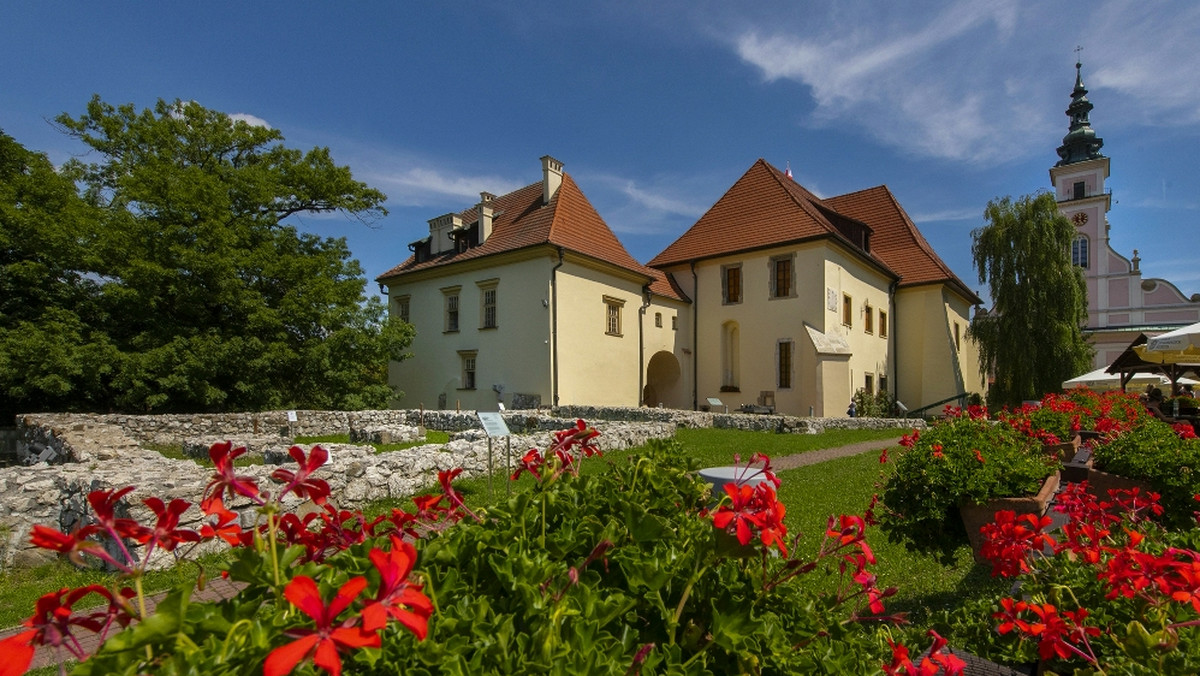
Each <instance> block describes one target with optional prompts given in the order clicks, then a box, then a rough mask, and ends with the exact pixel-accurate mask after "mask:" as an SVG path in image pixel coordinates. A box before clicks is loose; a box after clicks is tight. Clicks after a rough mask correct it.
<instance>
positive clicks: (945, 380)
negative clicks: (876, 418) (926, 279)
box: [896, 284, 985, 412]
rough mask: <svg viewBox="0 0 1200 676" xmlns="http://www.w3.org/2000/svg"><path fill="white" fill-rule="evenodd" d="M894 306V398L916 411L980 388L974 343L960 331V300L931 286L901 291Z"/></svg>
mask: <svg viewBox="0 0 1200 676" xmlns="http://www.w3.org/2000/svg"><path fill="white" fill-rule="evenodd" d="M896 306H897V307H896V311H897V314H898V318H897V321H898V322H899V324H898V326H899V332H898V333H897V334H896V341H897V343H896V344H897V354H898V357H897V361H898V367H899V368H898V374H899V380H898V382H897V388H898V392H897V398H898V399H899V400H900V401H902V402H904V404H905V406H907V407H908V408H909V409H917V408H920V407H923V406H926V405H929V404H933V403H934V402H937V401H941V400H943V399H946V398H947V397H952V396H955V395H957V394H960V393H964V392H965V393H968V394H969V393H975V392H978V393H983V392H984V390H985V387H984V383H983V377H982V376H981V375H980V373H979V347H978V345H976V344H975V342H974V341H972V340H969V339H968V338H967V335H966V334H967V327H968V325H969V324H970V319H969V317H970V311H971V306H970V305H969V304H968V302H967V301H966V300H965V299H964V298H962V297H961V296H959V295H958V294H955V293H953V292H951V291H950V290H949V289H947V288H946V287H945V286H943V285H940V284H931V285H928V286H920V287H913V288H906V289H901V290H900V291H899V292H898V293H897V294H896ZM956 324H957V325H958V331H959V341H958V346H957V347H956V345H955V340H954V327H955V325H956ZM935 412H936V411H935Z"/></svg>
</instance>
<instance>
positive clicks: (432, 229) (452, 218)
mask: <svg viewBox="0 0 1200 676" xmlns="http://www.w3.org/2000/svg"><path fill="white" fill-rule="evenodd" d="M461 227H462V218H461V217H460V216H459V215H458V214H455V213H449V214H445V215H444V216H438V217H437V218H432V219H430V220H429V253H430V255H433V256H436V255H438V254H440V253H443V252H445V251H450V250H452V249H453V248H454V245H453V244H452V242H451V239H450V231H451V230H454V229H457V228H461Z"/></svg>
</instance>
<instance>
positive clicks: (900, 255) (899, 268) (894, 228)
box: [824, 185, 983, 304]
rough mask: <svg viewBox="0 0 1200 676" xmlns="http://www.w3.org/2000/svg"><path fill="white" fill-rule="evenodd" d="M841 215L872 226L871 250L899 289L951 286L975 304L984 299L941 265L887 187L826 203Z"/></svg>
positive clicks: (875, 188)
mask: <svg viewBox="0 0 1200 676" xmlns="http://www.w3.org/2000/svg"><path fill="white" fill-rule="evenodd" d="M824 201H825V204H828V205H829V206H830V207H832V208H834V209H836V210H837V211H839V212H840V213H843V214H846V215H847V216H850V217H852V218H857V219H859V220H861V221H865V222H867V223H870V224H871V226H872V227H873V228H874V229H875V235H874V236H873V237H872V238H871V250H872V251H873V252H874V253H875V255H876V256H878V257H879V258H880V259H882V260H883V262H884V263H886V264H887V266H888V267H889V268H891V269H892V270H894V271H895V272H896V274H898V275H900V286H901V287H906V286H917V285H921V284H934V283H940V284H948V285H950V286H953V287H955V288H956V289H957V290H958V292H959V293H961V294H962V295H963V296H965V297H966V298H967V299H968V300H969V301H970V302H971V303H972V304H979V303H982V302H983V300H982V299H981V298H979V296H978V295H976V294H975V292H974V291H972V290H971V289H970V287H968V286H967V285H966V284H964V283H963V282H962V280H960V279H959V278H958V276H957V275H955V274H954V272H952V271H951V270H950V267H949V266H948V265H946V264H945V263H944V262H942V259H941V258H939V257H938V255H937V252H935V251H934V250H933V247H932V246H930V245H929V242H928V241H926V240H925V237H924V236H923V235H921V231H920V230H918V229H917V226H916V225H915V224H914V223H913V222H912V219H911V218H909V217H908V214H907V213H905V211H904V207H902V206H900V202H898V201H897V200H896V196H895V195H893V194H892V191H891V190H888V188H887V186H883V185H880V186H875V187H874V188H867V189H866V190H859V191H858V192H852V193H847V194H845V195H839V196H837V197H830V198H829V199H827V200H824Z"/></svg>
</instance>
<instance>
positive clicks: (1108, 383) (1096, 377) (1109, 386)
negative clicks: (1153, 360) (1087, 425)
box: [1062, 366, 1200, 390]
mask: <svg viewBox="0 0 1200 676" xmlns="http://www.w3.org/2000/svg"><path fill="white" fill-rule="evenodd" d="M1105 368H1107V367H1104V366H1102V367H1100V368H1098V369H1096V370H1095V371H1089V372H1088V373H1085V374H1083V375H1081V376H1075V377H1074V378H1071V379H1070V380H1064V381H1063V383H1062V386H1063V389H1064V390H1069V389H1071V388H1073V387H1086V388H1088V389H1092V390H1116V389H1119V388H1120V387H1121V374H1120V373H1106V372H1105ZM1170 384H1171V381H1170V380H1169V379H1167V377H1166V376H1162V375H1159V374H1157V373H1134V374H1133V375H1132V376H1131V377H1130V379H1129V383H1128V385H1126V387H1131V386H1136V387H1138V388H1141V387H1142V386H1144V385H1154V386H1155V387H1166V386H1169V385H1170ZM1179 384H1180V385H1200V382H1198V381H1195V380H1192V379H1190V378H1180V379H1179Z"/></svg>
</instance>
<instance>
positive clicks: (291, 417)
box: [288, 411, 297, 423]
mask: <svg viewBox="0 0 1200 676" xmlns="http://www.w3.org/2000/svg"><path fill="white" fill-rule="evenodd" d="M296 420H297V418H296V412H295V411H288V422H290V423H294V422H296Z"/></svg>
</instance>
